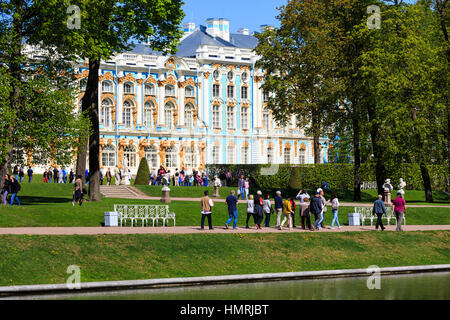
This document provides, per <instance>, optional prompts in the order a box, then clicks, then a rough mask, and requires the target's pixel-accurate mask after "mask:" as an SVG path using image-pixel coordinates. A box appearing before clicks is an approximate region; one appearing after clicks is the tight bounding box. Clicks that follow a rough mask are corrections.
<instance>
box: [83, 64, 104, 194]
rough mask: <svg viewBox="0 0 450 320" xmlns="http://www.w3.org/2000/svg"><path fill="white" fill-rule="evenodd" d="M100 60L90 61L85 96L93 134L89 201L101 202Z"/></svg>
mask: <svg viewBox="0 0 450 320" xmlns="http://www.w3.org/2000/svg"><path fill="white" fill-rule="evenodd" d="M99 68H100V59H99V58H90V59H89V77H88V82H87V85H86V93H85V96H86V97H87V99H89V113H88V114H89V121H90V123H91V127H92V128H91V130H92V133H91V135H90V136H89V200H90V201H100V200H101V196H100V162H99V144H100V129H99V115H98V71H99Z"/></svg>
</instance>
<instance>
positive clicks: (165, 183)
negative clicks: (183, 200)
mask: <svg viewBox="0 0 450 320" xmlns="http://www.w3.org/2000/svg"><path fill="white" fill-rule="evenodd" d="M169 179H170V177H169V174H167V173H166V174H165V175H164V176H163V177H162V179H161V183H162V185H163V188H162V191H170V188H169V182H170V180H169Z"/></svg>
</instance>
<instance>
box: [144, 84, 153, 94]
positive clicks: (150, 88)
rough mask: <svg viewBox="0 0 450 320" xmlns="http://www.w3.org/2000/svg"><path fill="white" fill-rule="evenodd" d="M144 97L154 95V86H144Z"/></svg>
mask: <svg viewBox="0 0 450 320" xmlns="http://www.w3.org/2000/svg"><path fill="white" fill-rule="evenodd" d="M145 95H147V96H153V95H155V86H154V85H152V84H146V85H145Z"/></svg>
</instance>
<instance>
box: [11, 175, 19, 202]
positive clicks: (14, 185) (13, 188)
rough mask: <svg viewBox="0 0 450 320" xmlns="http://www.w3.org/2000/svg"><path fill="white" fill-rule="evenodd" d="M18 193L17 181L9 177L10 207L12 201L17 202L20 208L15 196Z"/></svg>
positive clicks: (17, 198)
mask: <svg viewBox="0 0 450 320" xmlns="http://www.w3.org/2000/svg"><path fill="white" fill-rule="evenodd" d="M19 191H20V184H19V181H17V180H16V179H15V178H14V177H11V202H10V203H9V205H10V206H12V205H13V203H14V199H16V200H17V203H18V204H19V206H20V201H19V197H18V196H17V193H18V192H19Z"/></svg>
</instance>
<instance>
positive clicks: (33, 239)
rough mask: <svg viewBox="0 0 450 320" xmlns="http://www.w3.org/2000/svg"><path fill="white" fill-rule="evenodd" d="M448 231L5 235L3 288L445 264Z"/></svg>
mask: <svg viewBox="0 0 450 320" xmlns="http://www.w3.org/2000/svg"><path fill="white" fill-rule="evenodd" d="M449 235H450V232H448V231H432V232H404V233H396V232H383V233H382V232H364V233H361V232H348V233H302V234H299V233H295V234H294V233H284V234H191V235H107V236H106V235H98V236H27V235H24V236H13V235H7V236H5V235H3V236H0V255H1V257H2V259H1V263H0V285H21V284H44V283H65V281H66V279H67V277H68V276H69V275H68V274H67V272H66V271H67V267H68V266H69V265H78V266H79V267H80V269H81V281H83V282H88V281H107V280H132V279H148V278H166V277H189V276H208V275H228V274H251V273H267V272H292V271H307V270H328V269H350V268H367V267H368V266H370V265H377V266H379V267H390V266H406V265H426V264H445V263H449V261H450V245H449Z"/></svg>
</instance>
